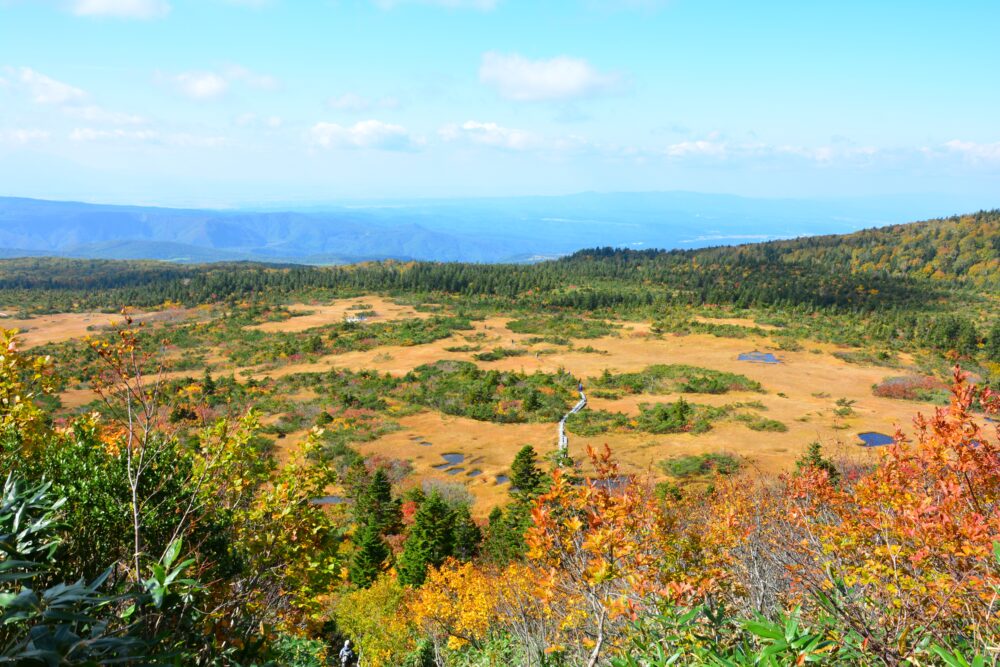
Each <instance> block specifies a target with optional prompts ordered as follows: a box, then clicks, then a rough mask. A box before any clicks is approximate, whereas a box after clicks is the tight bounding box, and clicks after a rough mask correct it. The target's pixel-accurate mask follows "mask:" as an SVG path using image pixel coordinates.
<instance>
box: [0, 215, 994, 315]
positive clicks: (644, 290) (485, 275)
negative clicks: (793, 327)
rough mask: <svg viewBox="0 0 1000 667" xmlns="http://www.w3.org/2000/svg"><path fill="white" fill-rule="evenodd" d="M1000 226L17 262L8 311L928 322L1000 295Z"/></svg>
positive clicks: (6, 272) (982, 218) (3, 287)
mask: <svg viewBox="0 0 1000 667" xmlns="http://www.w3.org/2000/svg"><path fill="white" fill-rule="evenodd" d="M998 230H1000V213H997V212H995V211H994V212H988V213H979V214H976V215H973V216H965V217H962V218H951V219H948V220H938V221H932V222H925V223H915V224H912V225H903V226H896V227H892V228H886V229H878V230H869V231H865V232H859V233H857V234H851V235H845V236H825V237H814V238H805V239H797V240H792V241H780V242H772V243H763V244H755V245H748V246H740V247H721V248H709V249H701V250H689V251H682V250H673V251H660V250H643V251H635V250H621V249H614V248H599V249H593V250H583V251H580V252H578V253H576V254H574V255H572V256H569V257H566V258H563V259H561V260H557V261H551V262H543V263H539V264H535V265H529V266H524V265H509V264H508V265H503V264H500V265H481V264H460V263H433V262H421V263H399V262H394V261H385V262H374V263H367V264H359V265H351V266H340V267H306V266H273V265H263V264H254V263H226V264H212V265H201V266H181V265H174V264H167V263H160V262H134V261H126V262H116V261H88V260H68V259H46V258H31V259H14V260H7V261H4V262H0V299H2V301H4V302H6V303H19V304H23V306H24V307H25V308H27V309H29V310H35V311H37V310H64V309H67V308H74V307H76V308H80V307H88V308H102V307H103V308H114V307H117V306H120V305H121V304H125V303H128V304H131V305H133V306H138V307H149V306H155V305H158V304H160V303H163V302H164V301H176V302H179V303H184V304H187V305H194V304H201V303H207V302H216V301H226V300H242V299H246V298H248V297H254V296H257V297H262V298H266V297H288V296H291V295H297V294H305V293H316V292H322V291H329V292H334V293H338V294H342V293H362V292H388V293H396V294H402V293H405V294H429V293H438V294H449V295H460V296H463V297H478V298H480V299H482V300H485V301H487V302H492V303H497V302H509V301H512V300H515V299H516V300H518V301H519V302H522V303H523V302H524V301H525V300H527V301H528V302H530V303H532V304H536V305H537V304H540V305H546V306H553V307H565V308H573V309H586V310H594V309H599V308H622V307H648V306H655V305H663V304H682V305H701V304H727V305H734V306H737V307H749V306H794V305H802V306H808V307H811V308H835V309H849V310H853V311H872V310H875V309H884V308H886V307H902V308H925V307H927V306H928V305H929V304H931V303H933V302H934V301H936V300H939V299H942V298H944V297H945V296H947V294H948V292H949V291H950V290H951V289H952V288H956V287H962V286H966V285H969V286H975V287H983V288H989V289H993V288H995V287H997V286H998V285H997V281H998V278H997V276H998V275H1000V270H998V269H1000V267H998V264H997V263H998V261H1000V259H998V258H1000V250H998V248H1000V231H998Z"/></svg>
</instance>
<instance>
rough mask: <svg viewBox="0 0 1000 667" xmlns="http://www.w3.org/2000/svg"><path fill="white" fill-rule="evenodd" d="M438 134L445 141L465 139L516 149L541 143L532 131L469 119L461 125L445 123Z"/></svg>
mask: <svg viewBox="0 0 1000 667" xmlns="http://www.w3.org/2000/svg"><path fill="white" fill-rule="evenodd" d="M438 136H440V137H441V138H442V139H444V140H445V141H465V142H468V143H471V144H477V145H480V146H491V147H493V148H504V149H507V150H514V151H521V150H528V149H530V148H535V147H537V146H538V144H539V140H538V138H537V137H535V136H534V135H533V134H531V133H530V132H526V131H524V130H518V129H514V128H510V127H503V126H501V125H498V124H496V123H483V122H479V121H475V120H467V121H465V122H464V123H462V124H461V125H458V124H450V125H445V126H444V127H442V128H441V129H440V130H439V131H438Z"/></svg>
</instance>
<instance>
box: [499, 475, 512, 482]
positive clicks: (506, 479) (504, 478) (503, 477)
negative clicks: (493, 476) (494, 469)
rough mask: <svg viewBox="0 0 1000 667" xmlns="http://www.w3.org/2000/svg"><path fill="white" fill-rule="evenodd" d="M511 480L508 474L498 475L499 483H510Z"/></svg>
mask: <svg viewBox="0 0 1000 667" xmlns="http://www.w3.org/2000/svg"><path fill="white" fill-rule="evenodd" d="M509 482H510V477H508V476H507V475H497V484H508V483H509Z"/></svg>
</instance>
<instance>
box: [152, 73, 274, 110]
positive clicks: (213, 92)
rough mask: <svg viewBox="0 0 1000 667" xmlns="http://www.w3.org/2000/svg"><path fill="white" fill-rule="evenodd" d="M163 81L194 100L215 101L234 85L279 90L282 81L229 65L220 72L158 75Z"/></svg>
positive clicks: (268, 75)
mask: <svg viewBox="0 0 1000 667" xmlns="http://www.w3.org/2000/svg"><path fill="white" fill-rule="evenodd" d="M157 77H158V78H160V79H161V80H163V79H166V81H167V82H169V84H170V85H171V86H173V88H174V89H175V90H177V92H179V93H181V94H182V95H184V96H185V97H190V98H191V99H193V100H200V101H206V100H214V99H218V98H220V97H222V96H224V95H225V94H226V93H228V92H229V90H230V89H231V88H232V87H233V84H234V83H238V84H243V85H244V86H247V87H249V88H254V89H256V90H267V91H272V90H277V89H278V88H280V87H281V81H279V80H278V79H277V78H276V77H273V76H271V75H270V74H261V73H259V72H255V71H253V70H251V69H248V68H246V67H243V66H242V65H227V66H226V67H224V68H222V69H221V70H220V71H218V72H213V71H207V70H206V71H194V72H181V73H180V74H173V75H166V76H165V75H163V74H157Z"/></svg>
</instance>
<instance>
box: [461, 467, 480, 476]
mask: <svg viewBox="0 0 1000 667" xmlns="http://www.w3.org/2000/svg"><path fill="white" fill-rule="evenodd" d="M482 474H483V471H482V470H480V469H479V468H473V469H472V470H470V471H469V472H467V473H465V476H466V477H479V476H480V475H482Z"/></svg>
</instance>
